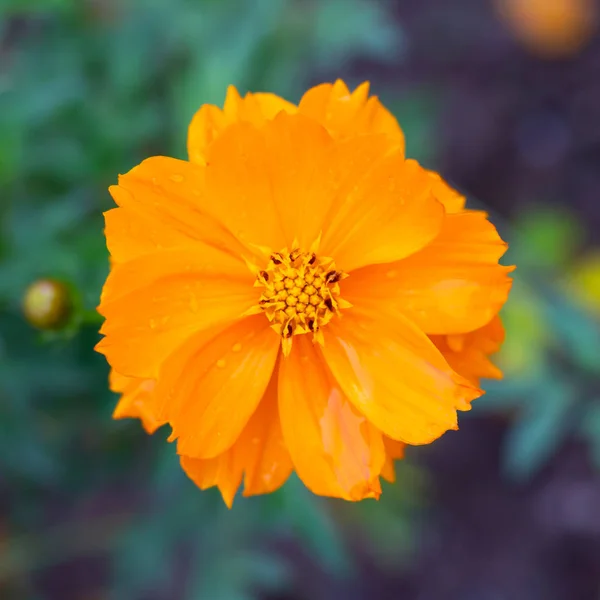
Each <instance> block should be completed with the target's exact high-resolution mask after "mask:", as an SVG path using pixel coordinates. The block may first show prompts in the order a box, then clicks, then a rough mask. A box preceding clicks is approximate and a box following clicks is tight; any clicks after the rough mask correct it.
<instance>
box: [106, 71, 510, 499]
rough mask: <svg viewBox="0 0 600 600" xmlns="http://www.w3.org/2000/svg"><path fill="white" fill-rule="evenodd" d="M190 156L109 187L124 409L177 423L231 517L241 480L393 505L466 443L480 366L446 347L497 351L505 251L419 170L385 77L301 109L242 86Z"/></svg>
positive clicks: (323, 92)
mask: <svg viewBox="0 0 600 600" xmlns="http://www.w3.org/2000/svg"><path fill="white" fill-rule="evenodd" d="M188 150H189V155H190V160H189V161H181V160H175V159H171V158H165V157H156V158H151V159H148V160H146V161H144V162H143V163H142V164H141V165H139V166H137V167H135V168H134V169H132V170H131V171H130V172H129V173H128V174H127V175H124V176H121V177H120V179H119V185H118V186H114V187H112V188H111V193H112V195H113V198H114V199H115V201H116V203H117V205H118V208H116V209H113V210H111V211H109V212H108V213H106V237H107V243H108V247H109V249H110V252H111V255H112V261H113V268H112V271H111V273H110V275H109V277H108V279H107V281H106V284H105V286H104V290H103V292H102V298H101V304H100V306H99V311H100V312H101V314H102V315H104V316H105V318H106V321H105V323H104V325H103V327H102V330H101V333H103V334H104V336H105V337H104V339H103V340H102V341H101V342H100V343H99V344H98V346H97V349H98V350H99V351H100V352H102V353H103V354H105V355H106V357H107V359H108V361H109V363H110V364H111V366H112V368H113V370H114V373H115V374H117V373H118V374H122V375H123V376H126V377H127V378H128V379H126V380H125V381H126V382H128V384H129V383H131V388H128V389H125V386H124V384H121V385H120V386H118V387H119V389H120V390H124V392H125V393H124V395H123V397H122V399H121V403H125V404H124V406H123V408H122V409H119V407H118V409H117V412H118V415H119V416H125V415H126V414H129V415H131V416H140V417H141V418H143V419H144V423H145V426H146V427H147V429H153V428H154V427H155V426H156V425H158V424H162V423H168V424H169V425H170V427H171V429H172V434H171V438H170V439H172V440H177V450H178V453H179V454H180V455H181V463H182V466H183V468H184V469H185V471H186V472H187V473H188V475H189V476H190V477H191V478H192V479H193V480H194V481H195V482H196V483H197V484H198V485H199V486H200V487H201V488H203V489H204V488H207V487H211V486H214V485H216V486H218V487H219V489H220V490H221V493H222V494H223V497H224V499H225V501H226V502H227V504H228V505H231V502H232V501H233V497H234V495H235V492H236V490H237V488H238V487H239V485H240V483H241V481H242V478H243V479H244V494H245V495H252V494H261V493H266V492H270V491H273V490H275V489H277V488H278V487H279V486H280V485H282V484H283V483H284V482H285V480H286V479H287V477H288V476H289V474H290V473H291V471H292V469H294V470H295V471H296V472H297V473H298V475H299V477H300V478H301V479H302V480H303V481H304V483H305V484H306V485H307V486H308V487H309V488H310V489H311V490H312V491H313V492H315V493H317V494H321V495H326V496H335V497H340V498H344V499H347V500H360V499H362V498H366V497H378V496H379V494H380V492H381V487H380V482H379V478H380V476H383V477H385V478H387V479H393V459H395V458H400V457H401V456H402V453H403V448H404V444H405V443H409V444H426V443H429V442H432V441H433V440H435V439H436V438H438V437H439V436H440V435H442V434H443V433H444V432H445V431H447V430H449V429H456V428H457V410H468V409H469V408H470V403H471V401H472V400H473V399H474V398H476V397H478V396H479V395H481V393H482V391H481V390H480V389H479V387H478V382H477V381H475V379H474V377H473V375H474V374H475V375H477V374H478V373H480V371H481V369H480V368H479V366H476V367H474V370H472V369H471V362H470V359H469V358H468V357H467V358H466V359H465V360H461V361H454V362H455V364H453V362H452V360H453V359H452V358H451V356H450V355H449V354H448V352H449V351H450V352H454V351H455V350H456V347H457V346H456V344H455V346H454V347H452V346H450V347H449V350H448V348H445V347H442V346H443V342H444V341H445V340H450V339H452V340H455V339H456V340H458V339H459V338H461V336H464V342H463V343H462V346H461V347H460V349H461V350H462V349H464V350H465V351H466V350H467V349H468V350H469V352H471V354H469V356H471V355H473V356H474V355H476V358H477V360H479V359H480V354H477V353H478V352H483V353H484V354H486V353H487V352H488V349H489V345H486V344H483V345H482V344H481V343H480V342H479V341H478V342H477V343H476V344H474V343H472V339H477V340H479V336H480V335H482V334H480V333H477V330H481V332H483V335H487V332H486V328H487V327H489V324H490V322H492V321H493V320H494V319H495V318H496V316H497V314H498V311H499V310H500V308H501V307H502V305H503V304H504V302H505V301H506V298H507V295H508V292H509V289H510V283H511V282H510V279H509V277H508V273H509V271H510V268H507V267H502V266H500V265H499V264H498V259H499V258H500V256H501V255H502V253H503V252H504V250H505V248H506V245H505V244H504V243H503V242H502V241H501V240H500V238H499V236H498V234H497V232H496V230H495V228H494V227H493V226H492V225H491V224H490V223H489V221H488V220H487V218H486V215H485V214H484V213H482V212H478V211H468V210H464V209H463V201H462V199H461V197H460V196H459V195H458V194H457V193H456V192H454V191H453V190H451V189H450V188H449V187H448V186H447V185H446V184H444V182H443V181H442V180H441V178H439V176H437V175H436V174H432V173H430V172H428V171H426V170H424V169H423V168H422V167H420V166H419V165H418V164H417V163H416V162H415V161H413V160H407V159H405V157H404V138H403V134H402V131H401V130H400V128H399V126H398V124H397V123H396V121H395V119H394V118H393V117H392V116H391V115H390V113H389V112H388V111H387V110H386V109H385V108H384V107H383V106H382V105H381V104H380V103H379V101H378V100H377V99H376V98H375V97H369V95H368V84H363V85H361V86H359V87H358V88H357V89H356V90H355V91H354V92H352V93H350V91H349V90H348V88H347V87H346V86H345V84H344V83H342V82H341V81H337V82H336V83H335V84H333V85H331V84H324V85H320V86H317V87H315V88H313V89H311V90H309V91H308V92H307V93H306V94H305V95H304V97H303V98H302V100H301V101H300V103H299V105H298V106H295V105H292V104H290V103H288V102H286V101H284V100H282V99H280V98H278V97H277V96H274V95H271V94H248V95H246V97H244V98H241V97H240V96H239V95H238V93H237V91H235V89H234V88H230V89H229V91H228V94H227V99H226V101H225V105H224V108H223V110H221V109H219V108H217V107H214V106H203V107H202V108H201V109H200V111H199V112H198V113H197V114H196V116H195V117H194V119H193V121H192V123H191V126H190V131H189V144H188ZM429 336H436V337H433V338H430V337H429ZM461 339H462V338H461ZM432 340H433V341H432ZM436 344H437V346H436ZM471 346H474V347H475V346H476V348H477V349H476V350H471ZM440 348H441V350H442V351H440ZM443 352H445V353H446V357H445V356H444V354H443ZM463 363H465V364H463ZM463 368H464V371H463ZM486 373H487V372H486ZM113 377H115V375H113ZM136 382H137V384H136ZM136 385H137V387H136ZM116 387H117V386H115V385H113V388H114V389H116ZM119 406H121V404H120V405H119ZM136 411H138V412H137V415H136V414H135V413H136Z"/></svg>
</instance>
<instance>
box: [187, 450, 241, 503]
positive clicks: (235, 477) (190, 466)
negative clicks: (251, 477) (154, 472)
mask: <svg viewBox="0 0 600 600" xmlns="http://www.w3.org/2000/svg"><path fill="white" fill-rule="evenodd" d="M180 460H181V467H182V468H183V470H184V471H185V473H186V475H187V476H188V477H189V478H190V479H191V480H192V481H193V482H194V483H195V484H196V485H197V486H198V487H199V488H200V489H201V490H207V489H208V488H211V487H214V486H218V488H219V490H220V492H221V495H222V496H223V500H224V502H225V504H227V506H228V508H231V506H232V505H233V499H234V498H235V493H236V492H237V489H238V488H239V487H240V483H241V482H242V474H243V472H244V465H243V462H242V461H243V456H242V455H241V454H240V453H236V452H231V451H229V452H224V453H223V454H221V455H220V456H216V457H215V458H210V459H207V460H199V459H197V458H190V457H189V456H182V457H181V458H180Z"/></svg>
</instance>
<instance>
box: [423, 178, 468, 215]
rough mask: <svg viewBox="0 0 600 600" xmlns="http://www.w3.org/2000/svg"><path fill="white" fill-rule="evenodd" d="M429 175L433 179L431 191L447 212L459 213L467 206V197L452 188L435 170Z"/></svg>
mask: <svg viewBox="0 0 600 600" xmlns="http://www.w3.org/2000/svg"><path fill="white" fill-rule="evenodd" d="M429 176H430V177H431V179H432V181H433V186H432V188H431V191H432V193H433V195H434V196H435V197H436V199H437V200H438V201H439V202H441V203H442V204H443V205H444V208H445V209H446V212H447V213H457V212H460V211H461V210H463V209H464V208H465V203H466V198H465V197H464V196H463V195H461V194H459V193H458V192H457V191H456V190H455V189H454V188H451V187H450V186H449V185H448V184H447V183H446V182H445V181H444V180H443V179H442V178H441V176H440V175H438V174H437V173H436V172H435V171H429Z"/></svg>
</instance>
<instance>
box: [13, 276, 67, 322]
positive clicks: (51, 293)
mask: <svg viewBox="0 0 600 600" xmlns="http://www.w3.org/2000/svg"><path fill="white" fill-rule="evenodd" d="M71 309H72V302H71V295H70V293H69V289H68V288H67V286H66V285H65V284H64V283H62V282H60V281H56V280H55V279H38V280H37V281H34V282H33V283H32V284H31V285H30V286H29V287H28V288H27V290H26V292H25V295H24V297H23V313H24V314H25V318H26V319H27V321H29V323H30V324H31V325H33V326H34V327H37V328H38V329H59V328H60V327H62V326H63V325H64V324H65V323H66V322H67V320H68V319H69V316H70V314H71Z"/></svg>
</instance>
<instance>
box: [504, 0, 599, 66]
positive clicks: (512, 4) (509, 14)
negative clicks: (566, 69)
mask: <svg viewBox="0 0 600 600" xmlns="http://www.w3.org/2000/svg"><path fill="white" fill-rule="evenodd" d="M496 4H497V10H498V12H499V14H500V16H501V17H502V18H504V19H505V21H506V22H507V23H508V25H509V26H510V28H511V29H512V31H513V33H514V34H515V36H516V37H518V38H519V39H520V40H521V41H522V42H523V43H524V44H526V45H527V46H528V47H529V48H531V50H532V51H533V52H535V53H536V54H539V55H541V56H547V57H555V56H568V55H571V54H574V53H575V52H578V51H579V50H580V49H581V48H582V47H583V46H584V45H585V44H586V43H587V42H588V40H589V39H590V37H591V36H592V34H593V32H594V29H595V26H596V18H597V6H596V5H595V0H496Z"/></svg>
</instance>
